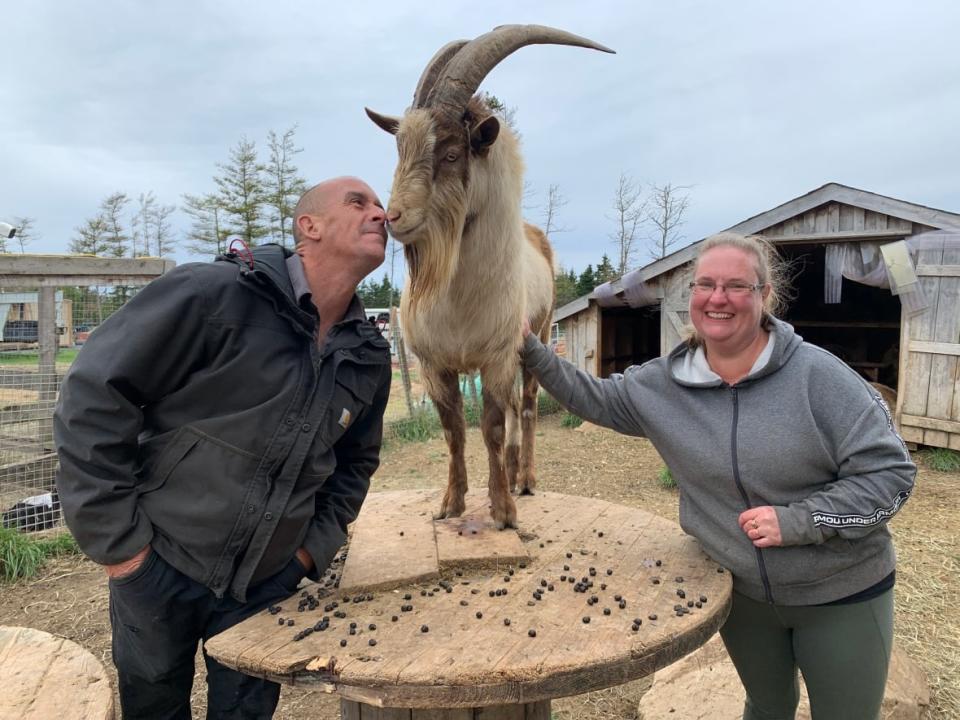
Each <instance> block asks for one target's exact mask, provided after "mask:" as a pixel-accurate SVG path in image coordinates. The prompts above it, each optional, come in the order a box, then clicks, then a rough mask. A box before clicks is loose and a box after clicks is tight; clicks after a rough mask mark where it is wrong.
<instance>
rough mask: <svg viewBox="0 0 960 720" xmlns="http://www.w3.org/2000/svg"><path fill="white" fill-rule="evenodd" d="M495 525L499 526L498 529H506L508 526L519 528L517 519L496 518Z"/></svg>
mask: <svg viewBox="0 0 960 720" xmlns="http://www.w3.org/2000/svg"><path fill="white" fill-rule="evenodd" d="M493 525H494V527H496V528H497V530H506V529H507V528H513V529H514V530H516V529H517V521H516V520H503V521H500V520H496V521H494V523H493Z"/></svg>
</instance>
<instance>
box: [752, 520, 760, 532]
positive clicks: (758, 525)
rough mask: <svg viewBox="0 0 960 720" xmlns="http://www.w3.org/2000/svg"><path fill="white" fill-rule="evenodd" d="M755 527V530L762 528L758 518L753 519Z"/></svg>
mask: <svg viewBox="0 0 960 720" xmlns="http://www.w3.org/2000/svg"><path fill="white" fill-rule="evenodd" d="M753 529H754V530H759V529H760V523H758V522H757V521H756V520H754V521H753Z"/></svg>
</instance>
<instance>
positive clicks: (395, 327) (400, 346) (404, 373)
mask: <svg viewBox="0 0 960 720" xmlns="http://www.w3.org/2000/svg"><path fill="white" fill-rule="evenodd" d="M390 332H391V334H393V335H394V337H396V338H397V360H398V361H399V363H400V379H401V380H402V381H403V395H404V397H405V398H406V400H407V412H408V413H409V414H410V415H413V398H412V397H411V389H410V367H409V365H407V349H406V348H407V346H406V344H405V343H404V342H403V330H402V329H401V327H400V323H399V322H398V315H397V309H396V308H395V307H392V308H390Z"/></svg>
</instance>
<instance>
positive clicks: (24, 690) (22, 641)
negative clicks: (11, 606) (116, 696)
mask: <svg viewBox="0 0 960 720" xmlns="http://www.w3.org/2000/svg"><path fill="white" fill-rule="evenodd" d="M0 688H3V692H2V693H0V717H2V718H17V719H18V720H49V719H50V718H56V719H57V720H74V719H76V720H96V719H98V718H104V719H105V720H111V719H112V718H113V717H114V716H115V714H114V706H113V688H112V687H111V685H110V680H109V678H108V676H107V674H106V672H105V671H104V669H103V666H102V665H101V664H100V662H99V661H98V660H97V659H96V658H94V657H93V655H91V654H90V653H89V652H87V651H86V650H84V649H83V648H82V647H80V646H79V645H77V644H76V643H74V642H71V641H70V640H67V639H66V638H62V637H58V636H56V635H51V634H50V633H46V632H43V631H42V630H35V629H33V628H24V627H9V626H5V625H0Z"/></svg>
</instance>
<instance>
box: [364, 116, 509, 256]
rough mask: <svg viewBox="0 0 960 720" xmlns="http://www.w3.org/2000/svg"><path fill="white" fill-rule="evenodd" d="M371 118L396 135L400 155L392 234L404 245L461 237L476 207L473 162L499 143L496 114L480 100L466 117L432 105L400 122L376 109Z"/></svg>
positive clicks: (389, 215)
mask: <svg viewBox="0 0 960 720" xmlns="http://www.w3.org/2000/svg"><path fill="white" fill-rule="evenodd" d="M371 118H372V119H373V120H374V122H376V123H377V124H378V125H379V126H380V127H382V128H384V129H385V130H387V131H388V132H392V133H394V134H395V135H396V137H397V153H398V155H399V159H398V162H397V168H396V170H395V171H394V175H393V187H392V188H391V191H390V206H389V207H388V208H387V218H388V221H389V227H390V233H391V235H393V237H394V238H396V239H397V240H398V241H400V242H401V243H403V244H405V245H409V244H417V243H419V242H424V241H427V240H428V239H429V238H431V237H444V238H451V237H456V238H459V236H460V235H461V234H462V232H463V227H464V223H465V221H466V217H467V215H468V214H470V213H472V212H475V211H476V208H471V207H470V204H471V203H470V192H469V189H470V177H471V163H472V162H473V161H475V160H476V159H478V158H484V157H486V155H487V153H488V152H489V150H490V147H491V146H492V145H493V143H494V142H495V141H496V139H497V136H498V133H499V130H500V123H499V121H498V120H497V118H496V117H494V116H493V115H492V114H491V113H490V112H489V111H486V112H484V106H483V103H482V102H481V101H480V100H479V99H476V98H474V99H473V100H471V101H470V102H469V103H468V105H467V108H466V110H465V112H464V113H463V117H462V118H451V117H450V116H449V115H445V114H442V113H440V112H437V111H435V110H431V109H428V108H421V109H416V110H411V111H409V112H408V113H407V114H406V115H405V116H404V117H403V118H402V119H399V120H395V119H393V118H384V117H383V116H378V115H376V114H375V113H371Z"/></svg>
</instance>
